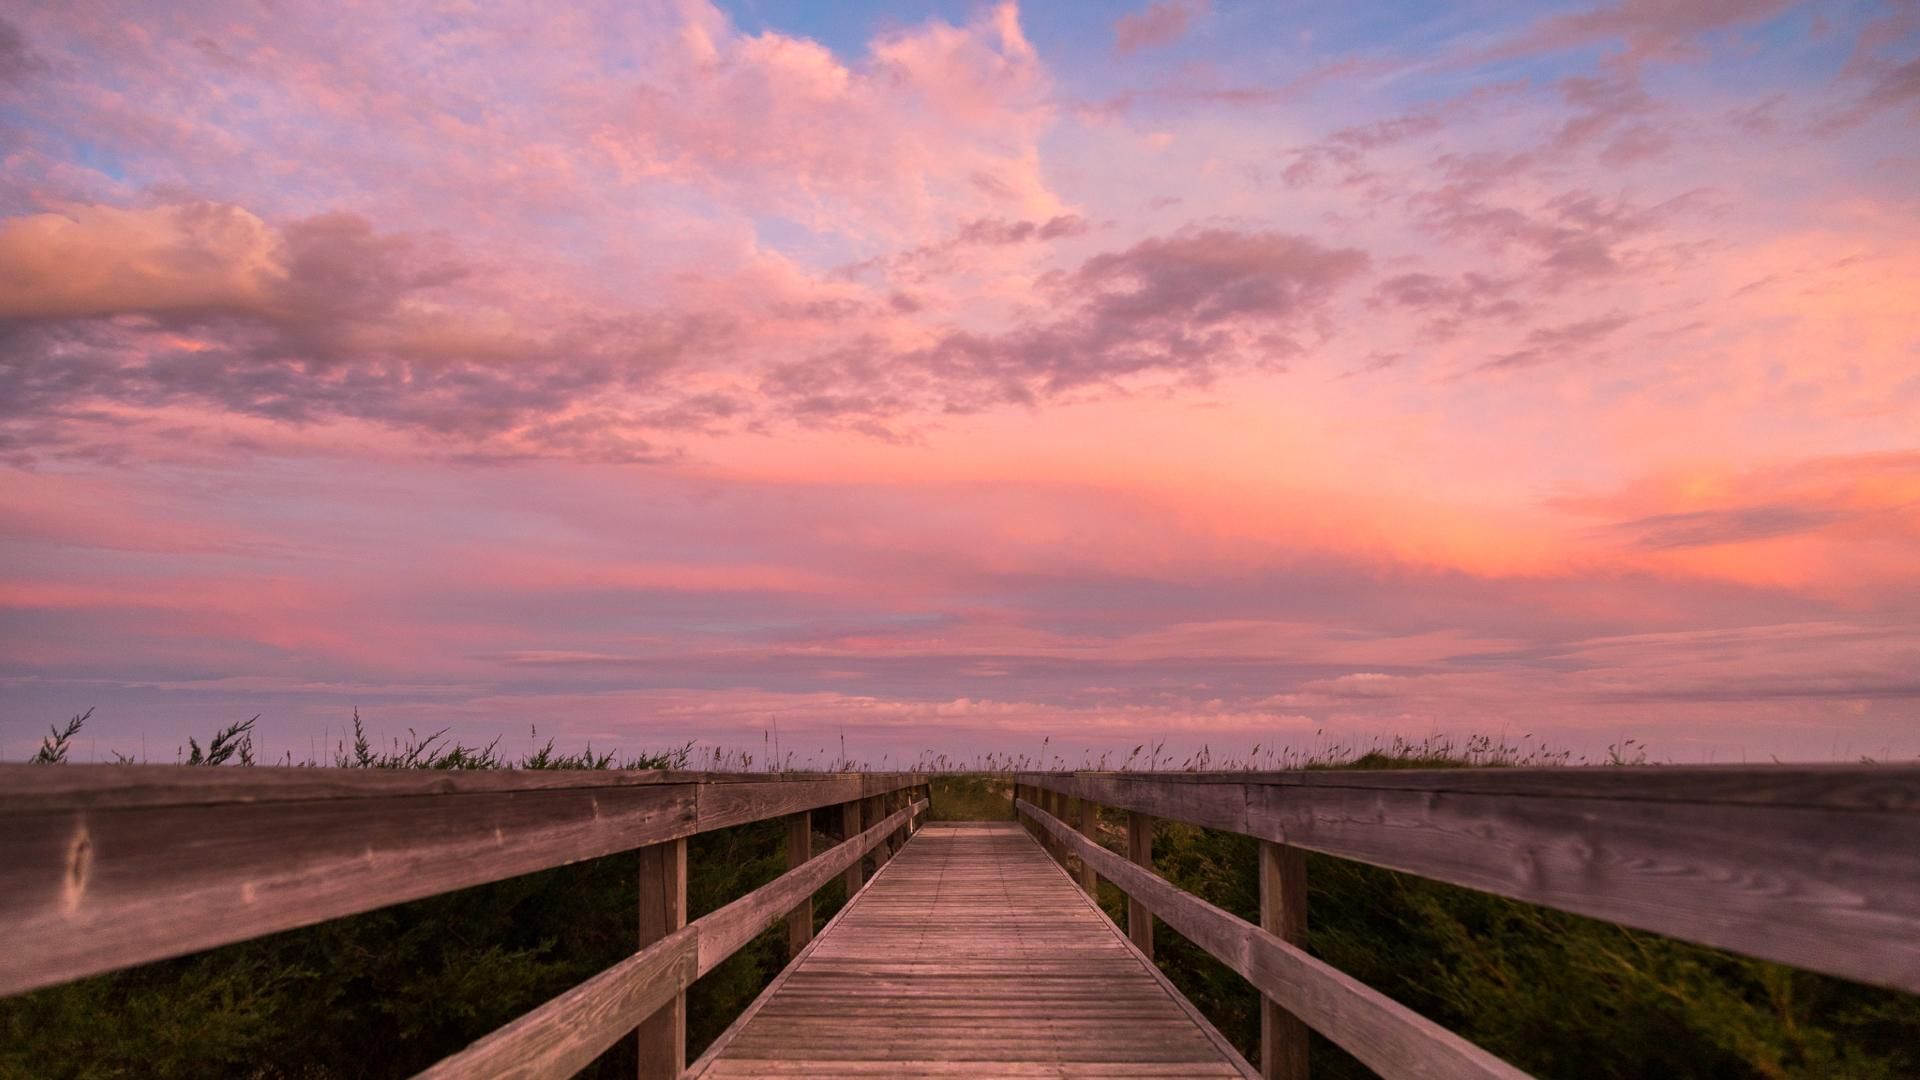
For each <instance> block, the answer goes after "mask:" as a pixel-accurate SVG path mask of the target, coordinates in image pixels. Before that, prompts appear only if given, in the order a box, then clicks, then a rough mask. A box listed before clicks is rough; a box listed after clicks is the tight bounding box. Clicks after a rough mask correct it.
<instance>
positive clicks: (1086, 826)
mask: <svg viewBox="0 0 1920 1080" xmlns="http://www.w3.org/2000/svg"><path fill="white" fill-rule="evenodd" d="M1075 805H1076V806H1077V807H1078V813H1079V818H1078V820H1077V822H1076V825H1077V827H1078V828H1079V830H1080V835H1081V836H1084V837H1086V838H1087V839H1089V840H1092V841H1094V842H1095V843H1098V842H1099V836H1098V831H1099V828H1100V804H1098V803H1096V802H1093V801H1091V800H1088V799H1078V800H1076V801H1075ZM1079 880H1080V888H1081V889H1083V890H1085V891H1086V894H1087V895H1088V896H1092V897H1096V898H1097V897H1098V896H1099V895H1100V875H1099V874H1097V873H1095V872H1094V869H1093V866H1092V864H1090V863H1088V862H1087V860H1085V859H1081V860H1080V874H1079Z"/></svg>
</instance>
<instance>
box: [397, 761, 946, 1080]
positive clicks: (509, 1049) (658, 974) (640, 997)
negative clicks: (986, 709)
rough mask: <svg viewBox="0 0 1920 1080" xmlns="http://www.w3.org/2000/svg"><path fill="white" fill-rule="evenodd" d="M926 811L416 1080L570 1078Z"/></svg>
mask: <svg viewBox="0 0 1920 1080" xmlns="http://www.w3.org/2000/svg"><path fill="white" fill-rule="evenodd" d="M926 808H927V800H925V799H920V800H917V801H916V802H914V803H913V804H911V805H910V806H907V807H905V808H903V809H901V810H899V811H898V812H896V813H894V814H893V815H892V816H891V817H888V818H887V819H886V820H884V821H881V822H878V823H877V824H875V825H874V826H873V827H872V828H869V829H867V830H865V831H864V832H862V833H860V834H859V835H858V836H855V837H853V838H851V839H849V840H847V841H844V842H842V843H840V844H836V845H835V846H834V847H832V848H830V849H828V850H827V851H825V852H823V853H822V854H821V855H820V856H819V857H817V858H814V859H810V860H808V861H807V862H805V863H802V864H801V865H800V866H798V867H795V868H794V869H792V870H789V871H787V872H786V873H784V874H782V875H781V876H780V877H778V878H775V879H774V880H773V881H771V882H768V883H767V884H765V885H762V886H761V887H760V888H758V889H755V890H754V891H752V892H750V893H748V894H747V895H745V896H743V897H741V898H739V899H738V900H735V901H733V902H732V903H730V904H727V905H726V906H725V907H722V908H719V909H717V910H715V911H713V912H710V913H709V914H707V915H704V916H702V917H701V918H699V919H696V920H694V921H693V922H691V923H689V924H687V925H686V926H685V927H683V928H681V929H679V930H676V931H674V932H673V933H672V934H669V935H667V936H666V937H664V938H661V939H660V940H659V941H656V942H654V943H653V944H651V945H649V946H647V947H646V948H644V949H642V950H640V951H639V952H637V953H635V954H633V955H632V956H630V957H628V958H627V959H625V960H622V961H621V962H620V963H618V964H615V965H614V966H613V967H610V968H608V969H607V970H605V971H603V972H601V973H600V974H598V975H595V976H594V977H593V978H591V979H588V980H587V981H586V982H584V983H581V984H580V985H579V986H576V987H574V988H573V989H571V990H568V991H567V992H566V993H563V994H561V995H559V996H558V997H555V998H553V999H551V1000H549V1001H547V1002H546V1003H545V1004H542V1005H540V1006H539V1007H538V1008H535V1009H533V1010H532V1011H531V1012H528V1013H526V1014H525V1015H523V1016H521V1017H519V1018H518V1019H515V1020H513V1021H512V1022H510V1023H508V1024H506V1025H505V1026H503V1027H501V1028H499V1029H498V1030H496V1031H494V1032H493V1033H491V1034H489V1035H487V1036H485V1037H483V1038H481V1039H479V1040H478V1041H476V1042H475V1043H474V1044H473V1045H472V1046H469V1047H467V1048H466V1049H465V1050H462V1051H460V1052H459V1053H457V1054H453V1055H452V1056H450V1057H447V1058H445V1059H443V1060H441V1061H440V1062H439V1063H437V1064H435V1065H434V1066H433V1067H432V1068H429V1069H427V1070H426V1071H425V1072H422V1073H421V1074H420V1077H421V1078H423V1080H426V1078H432V1080H447V1078H452V1077H468V1076H488V1077H494V1076H499V1077H513V1078H515V1080H532V1078H535V1077H563V1076H571V1075H573V1074H574V1073H576V1072H578V1071H580V1070H581V1069H582V1068H585V1067H586V1066H587V1065H589V1064H591V1063H592V1062H593V1060H594V1059H595V1058H597V1057H599V1056H600V1055H601V1054H603V1053H605V1052H606V1050H607V1048H608V1047H611V1046H612V1045H613V1044H614V1043H616V1042H618V1041H619V1040H620V1039H621V1037H622V1036H624V1035H626V1034H627V1033H628V1032H630V1031H632V1030H633V1029H634V1028H636V1027H638V1026H639V1025H640V1022H641V1021H642V1020H645V1019H646V1018H647V1017H648V1016H649V1015H650V1014H652V1013H653V1011H654V1010H656V1009H658V1008H660V1007H661V1006H662V1005H665V1004H666V1003H667V1002H668V1001H669V1000H671V999H672V998H673V996H674V995H675V994H677V993H679V992H680V991H682V990H684V989H685V988H686V987H687V985H688V984H690V983H691V982H692V981H693V980H694V979H696V978H698V977H700V976H701V975H705V974H706V973H707V972H709V971H711V970H713V968H714V967H715V966H717V965H718V964H719V963H720V962H721V961H723V960H725V959H726V958H727V957H729V956H732V955H733V954H734V953H735V952H737V951H739V949H740V948H741V946H743V945H745V944H747V943H748V942H750V941H752V940H753V939H754V938H755V937H757V936H759V935H760V933H761V932H762V931H764V930H765V929H766V928H767V927H769V926H772V925H773V924H774V923H775V922H776V921H778V920H779V919H780V918H781V917H783V916H784V915H785V914H786V913H787V911H789V910H790V909H791V908H792V907H793V906H794V904H795V903H797V902H798V900H799V899H800V898H802V897H805V896H811V895H812V894H813V893H814V892H816V891H818V890H819V888H820V886H822V885H824V884H826V883H827V882H828V881H831V880H832V879H833V878H834V877H836V876H838V875H839V874H840V873H841V872H842V871H844V870H845V869H846V868H847V867H848V866H851V865H852V864H853V862H854V860H856V859H859V858H862V857H864V856H865V855H866V854H867V852H869V851H871V850H873V849H874V848H875V847H877V846H879V844H880V842H881V841H882V840H884V839H886V837H887V835H888V834H889V833H891V832H892V831H893V830H894V829H897V828H899V827H900V826H901V825H903V824H906V823H907V822H909V821H911V820H912V819H913V817H914V815H916V814H919V813H921V812H923V811H925V809H926Z"/></svg>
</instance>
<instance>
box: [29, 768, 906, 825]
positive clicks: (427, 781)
mask: <svg viewBox="0 0 1920 1080" xmlns="http://www.w3.org/2000/svg"><path fill="white" fill-rule="evenodd" d="M925 782H926V778H925V777H924V776H921V775H919V774H915V773H897V772H896V773H787V774H779V775H769V774H766V773H712V772H694V771H689V770H668V769H447V770H440V769H353V768H347V769H335V768H319V769H314V768H285V767H280V766H259V767H254V768H243V769H236V768H221V769H210V768H203V767H197V766H183V765H61V766H59V767H58V768H47V767H46V766H43V765H22V764H18V763H14V764H0V812H5V813H20V814H25V813H32V812H36V811H45V810H63V811H64V810H80V809H94V808H101V807H108V806H182V805H186V806H208V805H212V804H215V803H231V802H245V803H262V802H310V801H313V800H316V799H365V798H377V797H383V796H402V795H409V796H429V795H492V794H501V793H506V792H515V791H544V790H549V789H553V788H566V789H579V788H615V787H642V786H653V785H658V784H702V785H708V786H718V785H723V784H766V783H780V784H789V785H798V784H835V785H840V786H842V787H844V786H845V785H847V784H849V783H853V784H858V785H859V786H860V788H861V791H862V793H863V794H870V793H872V792H876V791H881V790H893V789H895V788H899V787H909V786H914V785H919V784H924V783H925Z"/></svg>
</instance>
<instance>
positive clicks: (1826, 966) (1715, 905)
mask: <svg viewBox="0 0 1920 1080" xmlns="http://www.w3.org/2000/svg"><path fill="white" fill-rule="evenodd" d="M1016 780H1017V782H1018V783H1020V784H1022V785H1027V786H1032V787H1035V788H1042V789H1047V790H1051V791H1055V792H1058V793H1061V794H1065V795H1070V796H1076V797H1079V798H1082V799H1087V800H1090V801H1092V802H1095V803H1099V804H1101V805H1104V806H1111V807H1115V808H1118V809H1125V810H1130V811H1136V812H1139V813H1144V814H1150V815H1153V816H1155V817H1161V818H1167V819H1169V820H1174V821H1181V822H1186V823H1189V824H1193V825H1199V826H1202V827H1206V828H1213V829H1222V830H1226V831H1229V832H1237V833H1243V834H1245V835H1248V836H1255V837H1259V838H1260V839H1263V840H1269V841H1272V842H1274V843H1279V844H1286V845H1290V846H1293V847H1297V848H1302V849H1304V850H1307V851H1317V852H1320V853H1322V854H1326V855H1334V856H1338V857H1340V858H1346V859H1353V860H1355V861H1358V862H1364V863H1371V864H1373V865H1375V866H1382V867H1386V868H1388V869H1391V870H1398V871H1402V872H1404V873H1410V874H1416V875H1418V876H1421V877H1425V878H1431V879H1433V880H1435V881H1443V882H1447V883H1449V884H1453V885H1462V886H1465V887H1467V888H1470V889H1478V890H1481V891H1483V892H1490V893H1494V894H1496V895H1500V896H1505V897H1509V898H1511V899H1514V900H1521V901H1525V902H1527V903H1534V904H1542V905H1545V906H1547V907H1553V908H1559V909H1560V910H1562V911H1570V912H1573V913H1575V914H1579V915H1586V916H1589V917H1592V918H1596V919H1604V920H1606V921H1609V922H1615V923H1620V924H1622V925H1625V926H1633V927H1638V928H1640V929H1642V930H1652V931H1654V932H1656V933H1662V934H1669V935H1671V936H1674V937H1678V938H1683V939H1685V940H1688V941H1694V942H1698V943H1700V944H1703V945H1711V946H1714V947H1717V948H1722V949H1727V950H1729V951H1732V952H1736V953H1741V954H1744V955H1747V956H1753V957H1758V958H1760V959H1763V960H1772V961H1775V962H1778V963H1783V964H1791V965H1793V966H1796V967H1802V968H1807V969H1809V970H1812V971H1819V972H1824V973H1826V974H1829V975H1839V976H1841V977H1844V978H1850V979H1857V980H1860V981H1862V982H1868V983H1874V984H1877V985H1880V986H1888V987H1894V988H1897V989H1903V990H1908V991H1913V992H1920V812H1916V808H1917V807H1920V766H1913V765H1844V766H1700V767H1695V766H1687V767H1671V766H1664V767H1656V768H1635V769H1623V768H1617V767H1613V766H1599V767H1593V768H1567V767H1560V768H1552V769H1504V768H1483V769H1436V770H1394V771H1387V770H1383V771H1377V772H1359V771H1320V770H1313V771H1306V772H1293V773H1266V774H1259V773H1242V774H1226V773H1215V774H1206V775H1200V774H1143V773H1041V772H1032V773H1020V774H1018V775H1017V776H1016Z"/></svg>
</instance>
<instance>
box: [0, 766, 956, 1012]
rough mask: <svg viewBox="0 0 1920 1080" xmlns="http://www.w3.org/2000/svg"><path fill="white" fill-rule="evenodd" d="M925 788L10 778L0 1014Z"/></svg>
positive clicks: (88, 772)
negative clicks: (55, 988) (500, 886)
mask: <svg viewBox="0 0 1920 1080" xmlns="http://www.w3.org/2000/svg"><path fill="white" fill-rule="evenodd" d="M924 783H925V778H924V777H920V776H915V775H912V774H907V773H889V774H828V775H823V776H820V777H814V778H807V779H787V780H773V781H769V780H767V779H765V778H763V777H757V776H756V777H750V778H742V777H734V776H724V775H718V774H693V773H665V772H644V771H635V772H612V771H608V772H591V771H590V772H559V771H553V772H546V771H533V772H513V771H501V772H471V773H467V772H435V771H429V770H419V771H400V770H379V769H365V770H361V769H278V768H245V769H211V768H192V767H184V766H171V765H167V766H158V765H155V766H120V765H102V766H77V765H76V766H61V767H59V768H47V767H44V766H24V765H4V766H0V940H5V941H6V942H8V947H7V948H5V949H0V996H3V995H7V994H16V993H20V992H23V991H26V990H31V989H34V988H36V987H40V986H46V985H50V984H52V983H57V982H63V981H67V980H70V979H76V978H81V977H83V976H86V975H93V974H98V973H100V972H104V971H111V970H114V969H117V968H123V967H130V966H133V965H135V964H141V963H146V962H148V961H152V960H160V959H164V958H167V957H171V956H179V955H183V954H185V953H190V952H195V951H197V950H200V949H205V948H210V947H212V946H216V945H224V944H227V943H229V942H234V941H242V940H245V939H247V938H251V937H258V936H260V935H262V934H268V933H273V932H275V931H279V930H288V929H292V928H294V927H299V926H307V925H310V924H312V923H316V922H322V921H324V920H327V919H333V918H339V917H341V916H343V915H352V914H356V913H359V912H362V911H369V910H372V909H374V908H378V907H384V906H387V905H389V904H395V903H400V902H403V901H407V900H414V899H418V898H420V897H424V896H432V895H434V894H437V893H442V892H449V891H452V890H454V889H461V888H467V887H469V886H473V885H480V884H485V883H487V882H490V881H498V880H500V879H502V878H508V877H514V876H517V875H520V874H527V873H532V872H534V871H538V870H545V869H548V868H551V867H555V866H562V865H565V864H568V863H572V862H578V861H580V860H583V859H592V858H599V857H602V856H607V855H612V854H616V853H618V852H621V851H628V850H632V849H635V848H639V847H642V846H645V845H648V844H654V843H661V842H664V841H667V840H672V839H676V838H679V837H684V836H687V835H690V834H692V833H694V832H697V831H700V830H702V829H705V828H709V827H717V826H718V825H720V824H732V823H738V822H740V821H745V820H753V819H754V818H753V815H754V814H755V813H759V814H760V815H761V816H763V817H772V816H777V815H779V814H782V813H791V812H795V811H796V810H798V809H811V808H812V807H814V806H826V805H832V804H834V803H836V802H840V801H844V800H845V799H846V798H847V797H849V796H848V793H849V792H852V793H855V794H859V793H863V792H870V791H873V790H876V789H886V790H899V789H902V788H909V787H914V786H919V785H922V784H924Z"/></svg>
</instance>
